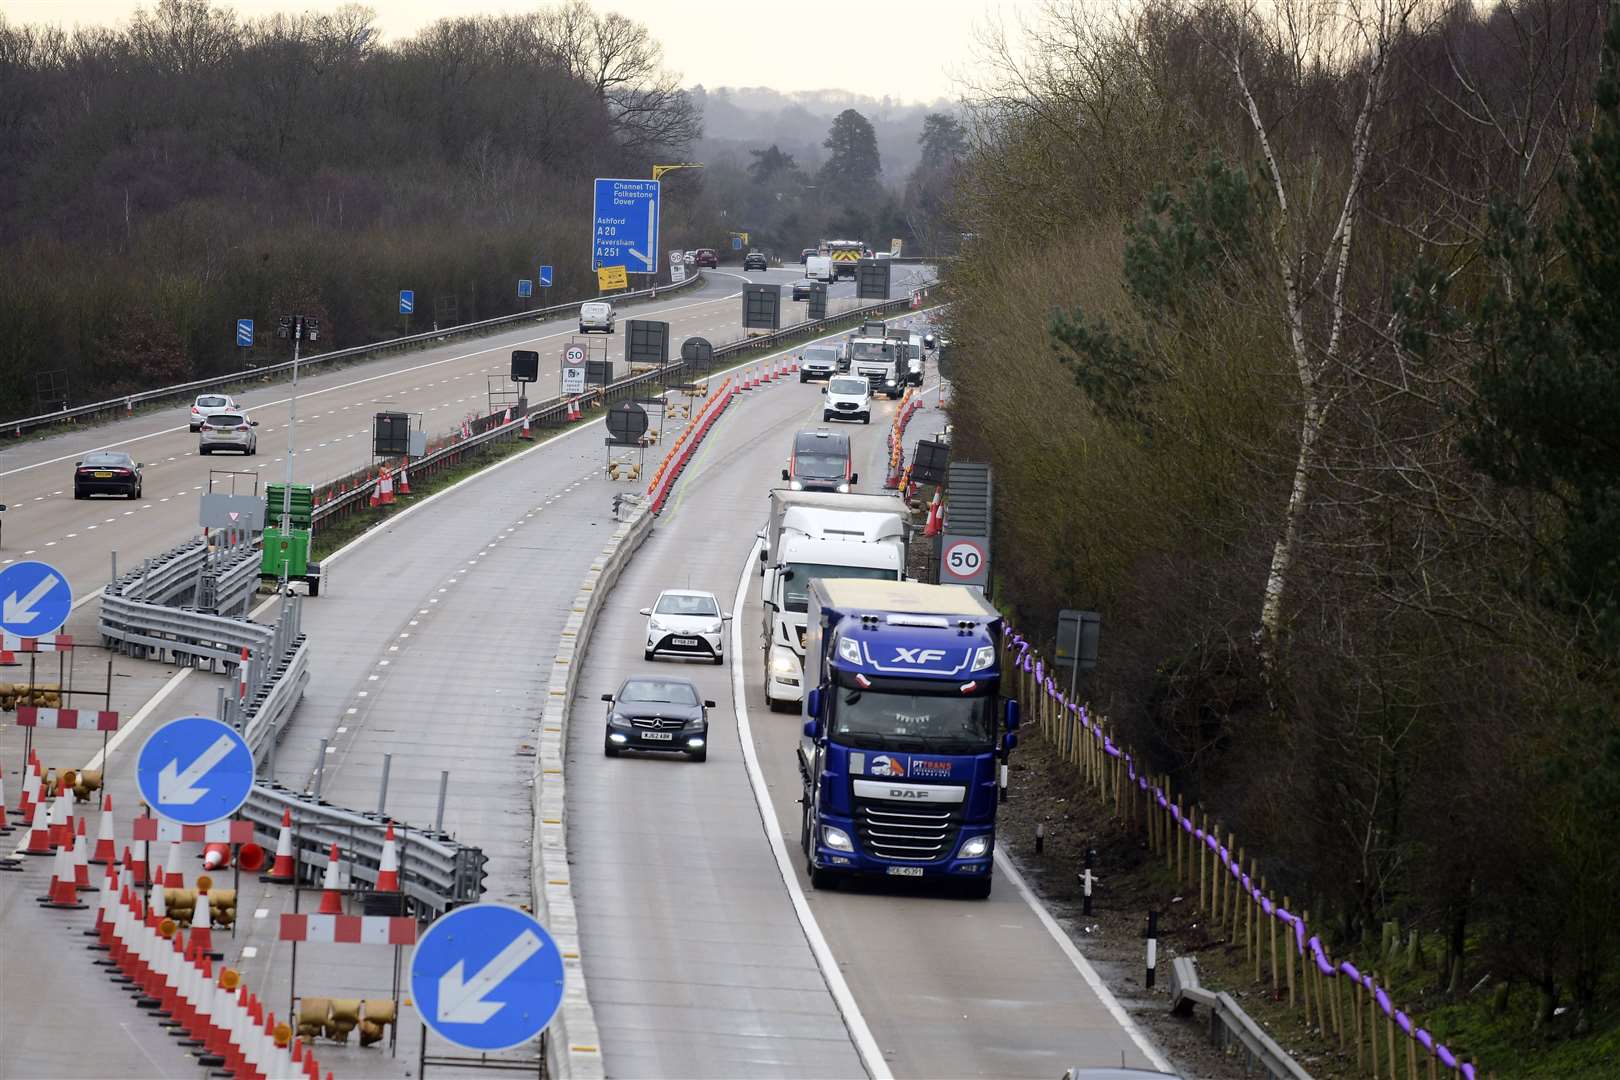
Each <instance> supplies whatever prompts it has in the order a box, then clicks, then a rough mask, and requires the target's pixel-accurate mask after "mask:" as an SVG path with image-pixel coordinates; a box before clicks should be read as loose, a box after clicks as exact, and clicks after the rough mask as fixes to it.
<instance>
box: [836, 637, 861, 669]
mask: <svg viewBox="0 0 1620 1080" xmlns="http://www.w3.org/2000/svg"><path fill="white" fill-rule="evenodd" d="M838 659H840V660H843V661H845V662H847V663H851V664H859V663H860V662H861V645H860V642H858V641H855V640H854V639H853V638H839V639H838Z"/></svg>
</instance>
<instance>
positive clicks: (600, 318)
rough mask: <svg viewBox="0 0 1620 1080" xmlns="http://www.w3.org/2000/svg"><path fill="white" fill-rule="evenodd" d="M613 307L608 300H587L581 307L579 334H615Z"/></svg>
mask: <svg viewBox="0 0 1620 1080" xmlns="http://www.w3.org/2000/svg"><path fill="white" fill-rule="evenodd" d="M613 318H614V316H613V305H612V304H610V303H608V302H607V301H606V300H587V301H586V302H585V303H583V304H581V305H579V332H580V333H582V334H590V333H598V332H600V333H603V334H611V333H613Z"/></svg>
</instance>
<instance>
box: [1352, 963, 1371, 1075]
mask: <svg viewBox="0 0 1620 1080" xmlns="http://www.w3.org/2000/svg"><path fill="white" fill-rule="evenodd" d="M1365 992H1366V988H1365V987H1363V986H1362V985H1361V981H1360V980H1359V979H1358V980H1357V981H1356V983H1355V985H1353V986H1351V987H1350V998H1351V1004H1353V1005H1354V1006H1355V1007H1356V1068H1357V1069H1358V1070H1359V1069H1363V1068H1365V1067H1366V1064H1367V1045H1366V1043H1367V1033H1366V1029H1365V1028H1364V1027H1363V1026H1362V1023H1361V995H1362V994H1363V993H1365ZM1374 1071H1376V1070H1374Z"/></svg>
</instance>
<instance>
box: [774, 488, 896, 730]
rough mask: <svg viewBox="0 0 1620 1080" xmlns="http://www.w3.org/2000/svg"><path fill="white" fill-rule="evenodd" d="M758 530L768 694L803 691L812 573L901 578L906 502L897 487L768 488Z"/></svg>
mask: <svg viewBox="0 0 1620 1080" xmlns="http://www.w3.org/2000/svg"><path fill="white" fill-rule="evenodd" d="M770 502H771V516H770V519H769V521H768V522H767V523H766V526H765V528H763V529H761V530H760V531H759V537H760V539H761V540H763V541H764V547H763V549H762V550H761V551H760V555H759V559H760V563H761V568H760V576H761V582H760V597H761V599H762V600H763V606H764V609H765V610H764V625H763V627H762V631H763V632H762V635H761V636H762V642H763V646H764V650H765V702H766V704H768V705H769V706H770V707H771V708H772V709H773V710H774V709H786V708H791V707H793V706H794V705H795V704H796V703H797V702H799V701H801V700H802V699H803V697H804V642H805V618H806V615H805V613H806V611H807V610H808V609H809V588H810V581H811V579H812V578H867V579H876V580H880V581H900V580H903V579H904V578H905V571H906V524H905V522H906V508H905V503H904V502H903V501H902V500H901V499H900V497H899V496H898V495H855V494H837V493H833V492H820V491H787V490H783V489H777V490H774V491H772V492H771V495H770Z"/></svg>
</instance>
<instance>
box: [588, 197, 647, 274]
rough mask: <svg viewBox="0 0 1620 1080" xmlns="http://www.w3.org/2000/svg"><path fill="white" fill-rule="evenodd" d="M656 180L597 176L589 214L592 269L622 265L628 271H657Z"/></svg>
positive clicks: (634, 272)
mask: <svg viewBox="0 0 1620 1080" xmlns="http://www.w3.org/2000/svg"><path fill="white" fill-rule="evenodd" d="M660 187H661V185H660V183H659V181H657V180H597V181H596V206H595V210H594V212H593V213H592V214H591V221H592V223H593V224H592V227H591V269H592V270H595V269H597V268H598V267H603V266H622V267H624V269H625V272H626V273H630V274H656V273H657V272H658V192H659V189H660Z"/></svg>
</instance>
